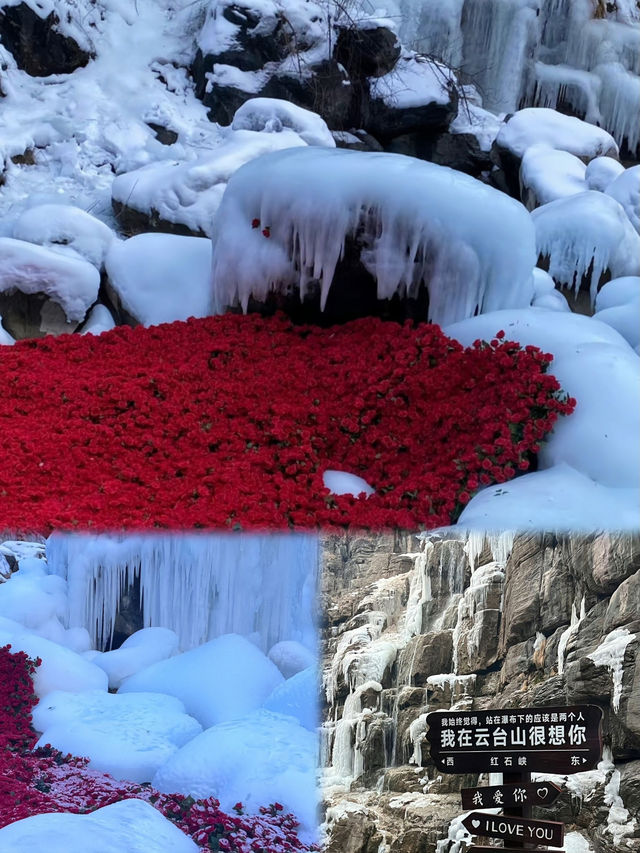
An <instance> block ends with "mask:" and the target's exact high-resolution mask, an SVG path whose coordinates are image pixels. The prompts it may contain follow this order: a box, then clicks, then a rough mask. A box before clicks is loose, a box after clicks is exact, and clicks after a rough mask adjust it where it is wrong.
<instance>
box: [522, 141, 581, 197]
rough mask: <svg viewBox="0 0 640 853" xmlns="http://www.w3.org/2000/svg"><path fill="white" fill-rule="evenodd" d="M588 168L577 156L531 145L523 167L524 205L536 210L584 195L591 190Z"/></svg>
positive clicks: (539, 145) (523, 161)
mask: <svg viewBox="0 0 640 853" xmlns="http://www.w3.org/2000/svg"><path fill="white" fill-rule="evenodd" d="M586 169H587V167H586V166H585V164H584V163H583V162H582V160H580V158H579V157H576V156H575V155H574V154H569V153H568V152H567V151H558V150H556V149H554V148H551V147H550V146H549V145H546V144H537V145H532V146H531V147H530V148H527V150H526V151H525V153H524V155H523V157H522V163H521V164H520V184H521V186H522V191H521V198H522V202H523V204H524V205H525V206H526V207H527V208H528V209H529V210H533V209H534V208H536V207H539V206H540V205H542V204H548V203H549V202H550V201H555V200H556V199H558V198H565V197H567V196H572V195H576V194H577V193H581V192H585V191H586V190H587V189H588V186H587V183H586V181H585V172H586Z"/></svg>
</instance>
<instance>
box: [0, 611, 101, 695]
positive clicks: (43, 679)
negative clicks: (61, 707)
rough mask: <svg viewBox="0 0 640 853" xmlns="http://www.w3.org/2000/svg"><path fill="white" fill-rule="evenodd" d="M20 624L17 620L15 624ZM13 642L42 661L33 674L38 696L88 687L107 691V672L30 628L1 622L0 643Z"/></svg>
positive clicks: (0, 644)
mask: <svg viewBox="0 0 640 853" xmlns="http://www.w3.org/2000/svg"><path fill="white" fill-rule="evenodd" d="M15 624H16V623H14V625H15ZM7 643H9V644H10V645H11V647H12V649H13V650H14V651H23V652H26V654H28V655H29V657H30V658H33V659H35V658H40V659H41V661H42V663H41V664H40V666H39V667H38V668H37V669H36V671H35V673H34V676H33V688H34V691H35V694H36V696H39V697H42V696H46V695H47V693H52V692H53V691H54V690H66V691H68V692H70V693H81V692H84V691H85V690H106V689H107V687H108V679H107V675H106V673H105V672H104V671H103V670H102V669H100V668H99V667H97V666H94V664H92V663H91V662H90V661H86V660H84V658H83V657H82V656H81V655H79V654H77V653H76V652H74V651H71V649H68V648H65V647H64V646H61V645H60V644H58V643H54V642H52V641H51V640H46V639H44V637H39V636H37V635H36V634H33V633H31V632H29V631H27V630H26V629H23V630H18V629H16V628H15V627H13V628H12V627H7V625H6V623H5V624H3V625H2V624H0V646H5V645H7Z"/></svg>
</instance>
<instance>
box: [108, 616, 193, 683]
mask: <svg viewBox="0 0 640 853" xmlns="http://www.w3.org/2000/svg"><path fill="white" fill-rule="evenodd" d="M177 652H178V635H177V634H176V633H175V631H170V630H169V629H168V628H142V629H141V630H140V631H136V632H135V634H131V636H130V637H127V639H126V640H125V641H124V643H123V644H122V645H121V646H120V648H119V649H113V650H112V651H110V652H99V653H98V654H97V655H96V656H95V657H94V658H93V663H95V664H96V665H97V666H99V667H100V669H103V670H104V671H105V672H106V673H107V675H108V676H109V687H110V688H111V689H112V690H113V689H114V690H117V689H118V688H119V687H120V685H121V684H122V682H123V681H124V679H125V678H129V676H130V675H135V674H136V672H140V670H141V669H146V667H148V666H151V664H153V663H157V662H158V661H161V660H166V659H167V658H170V657H172V656H173V655H175V654H177Z"/></svg>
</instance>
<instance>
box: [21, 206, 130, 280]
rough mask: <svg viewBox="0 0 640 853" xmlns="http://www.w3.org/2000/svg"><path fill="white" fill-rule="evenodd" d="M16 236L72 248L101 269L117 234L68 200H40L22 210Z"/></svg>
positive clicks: (47, 244) (55, 246) (28, 240)
mask: <svg viewBox="0 0 640 853" xmlns="http://www.w3.org/2000/svg"><path fill="white" fill-rule="evenodd" d="M12 236H13V237H15V239H16V240H26V241H27V242H29V243H37V244H38V245H40V246H49V247H52V248H57V249H59V250H63V249H64V248H69V249H73V250H74V251H75V253H76V255H77V256H80V257H82V258H84V259H85V260H86V261H89V263H90V264H93V265H94V267H97V268H98V269H101V268H102V264H103V262H104V256H105V254H106V251H107V249H108V248H109V245H110V244H111V243H112V242H113V240H114V239H115V234H114V233H113V231H112V230H111V228H109V226H108V225H105V224H104V222H101V221H100V220H99V219H96V217H95V216H91V214H90V213H87V212H86V211H84V210H81V209H80V208H79V207H73V206H72V205H66V204H39V205H36V206H35V207H30V208H28V209H27V210H25V211H24V213H22V214H21V215H20V216H19V217H18V219H17V220H16V222H15V223H14V226H13V235H12Z"/></svg>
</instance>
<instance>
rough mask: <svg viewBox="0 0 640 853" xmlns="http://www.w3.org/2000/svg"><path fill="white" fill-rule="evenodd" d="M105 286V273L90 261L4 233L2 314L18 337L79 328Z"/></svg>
mask: <svg viewBox="0 0 640 853" xmlns="http://www.w3.org/2000/svg"><path fill="white" fill-rule="evenodd" d="M99 287H100V273H99V272H98V270H97V269H96V268H95V266H93V264H90V263H89V262H88V261H85V260H83V259H80V258H76V257H67V256H65V255H64V254H61V253H60V252H58V251H55V250H54V249H50V248H47V247H46V246H37V245H35V244H34V243H28V242H26V241H24V240H15V239H13V238H12V237H0V313H1V314H2V316H3V318H4V322H5V325H6V328H7V329H8V331H9V332H10V333H11V334H12V335H13V337H15V338H25V337H40V336H42V335H44V334H51V333H54V334H55V333H61V332H70V331H73V330H74V329H75V328H76V327H77V325H78V324H79V323H80V322H81V321H82V320H83V319H84V317H85V315H86V313H87V311H88V309H89V308H90V307H91V305H92V304H93V303H94V302H95V301H96V299H97V297H98V288H99Z"/></svg>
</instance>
